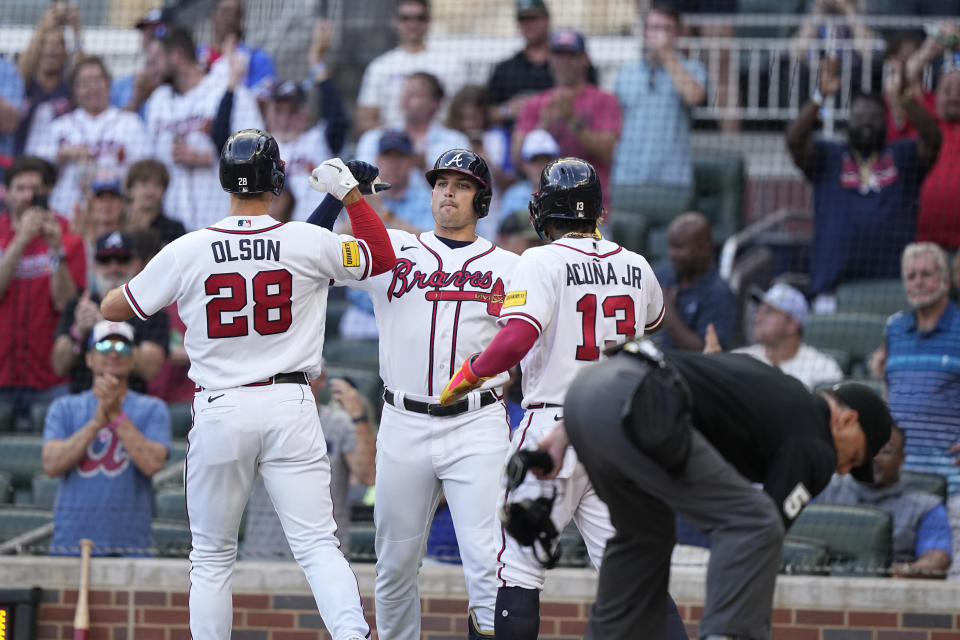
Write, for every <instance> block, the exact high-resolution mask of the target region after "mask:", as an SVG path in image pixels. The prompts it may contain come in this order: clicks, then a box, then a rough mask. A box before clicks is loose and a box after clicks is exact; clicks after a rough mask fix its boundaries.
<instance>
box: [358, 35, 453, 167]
mask: <svg viewBox="0 0 960 640" xmlns="http://www.w3.org/2000/svg"><path fill="white" fill-rule="evenodd" d="M418 71H425V72H427V73H430V74H433V75H435V76H437V78H439V79H440V83H441V84H442V85H443V90H444V93H445V94H446V95H447V96H452V95H453V94H454V93H456V92H457V90H458V89H459V88H460V87H461V86H463V82H464V80H463V78H464V74H463V64H462V63H461V62H460V61H459V60H456V59H451V58H450V56H449V55H448V54H441V53H438V52H437V51H436V50H434V49H432V48H431V47H430V46H429V45H428V46H427V48H426V49H424V50H423V51H418V52H416V53H410V52H408V51H404V50H403V49H401V48H400V47H397V48H396V49H391V50H390V51H387V52H386V53H384V54H382V55H380V56H377V57H376V58H374V59H373V60H372V61H371V62H370V64H368V65H367V68H366V70H364V72H363V79H362V80H361V81H360V92H359V93H358V94H357V106H360V107H377V108H378V109H380V121H381V122H382V123H383V125H384V126H385V127H387V128H388V129H402V128H403V113H402V112H401V111H400V96H401V94H402V93H403V81H404V80H405V79H406V77H407V76H408V75H410V74H411V73H416V72H418ZM428 161H431V160H430V159H429V158H428Z"/></svg>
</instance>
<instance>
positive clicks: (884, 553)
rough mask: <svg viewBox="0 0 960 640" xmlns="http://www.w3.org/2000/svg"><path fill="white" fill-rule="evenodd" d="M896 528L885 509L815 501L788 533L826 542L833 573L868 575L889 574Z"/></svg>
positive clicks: (830, 567) (829, 563) (801, 514)
mask: <svg viewBox="0 0 960 640" xmlns="http://www.w3.org/2000/svg"><path fill="white" fill-rule="evenodd" d="M892 531H893V524H892V520H891V517H890V514H889V513H886V512H884V511H880V510H878V509H871V508H869V507H861V506H853V505H839V504H820V503H815V504H810V505H807V506H806V508H804V510H803V511H801V512H800V515H799V516H798V517H797V519H796V520H795V521H794V523H793V525H792V526H791V527H790V530H789V531H788V532H787V533H788V534H789V535H790V536H791V537H795V536H799V537H802V538H808V539H812V540H820V541H822V542H823V543H825V544H826V545H827V549H828V552H829V553H828V561H827V564H828V565H829V570H830V575H834V576H836V575H846V576H860V577H864V576H871V575H872V576H879V575H885V574H886V571H887V569H888V568H889V567H890V558H891V548H892V542H891V536H892Z"/></svg>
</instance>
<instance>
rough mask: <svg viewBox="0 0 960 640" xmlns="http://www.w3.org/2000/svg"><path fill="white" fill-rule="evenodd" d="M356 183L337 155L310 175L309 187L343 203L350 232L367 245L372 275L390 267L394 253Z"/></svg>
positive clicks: (394, 258)
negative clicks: (348, 219)
mask: <svg viewBox="0 0 960 640" xmlns="http://www.w3.org/2000/svg"><path fill="white" fill-rule="evenodd" d="M359 186H360V182H359V181H358V180H357V178H356V177H354V175H353V173H352V172H351V171H350V169H349V168H348V167H347V166H346V165H345V164H344V163H343V161H342V160H340V158H332V159H330V160H327V161H326V162H324V163H323V164H321V165H320V166H319V167H317V168H316V169H314V170H313V172H312V173H311V174H310V187H311V188H312V189H313V190H315V191H320V192H326V193H328V194H330V195H332V196H333V197H335V198H336V199H337V200H340V201H341V202H342V203H343V204H344V206H346V208H347V214H348V215H349V216H350V225H351V226H352V228H353V235H354V236H355V237H356V238H358V239H360V240H363V241H364V242H366V243H367V245H368V246H369V247H370V253H371V257H372V261H371V265H370V269H371V270H370V275H371V276H375V275H378V274H381V273H385V272H386V271H389V270H390V269H392V268H393V265H394V264H395V263H396V261H397V256H396V254H394V252H393V245H392V244H391V243H390V236H389V235H387V228H386V227H385V226H383V220H381V219H380V216H379V215H377V212H376V211H374V210H373V207H371V206H370V204H369V203H368V202H367V201H366V200H365V199H364V197H363V194H362V193H361V192H360V189H359ZM321 206H323V205H322V204H321ZM314 213H316V212H314ZM335 217H336V216H334V218H335ZM311 218H313V216H311ZM324 226H325V225H324Z"/></svg>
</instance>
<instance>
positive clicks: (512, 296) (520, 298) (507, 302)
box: [503, 291, 527, 309]
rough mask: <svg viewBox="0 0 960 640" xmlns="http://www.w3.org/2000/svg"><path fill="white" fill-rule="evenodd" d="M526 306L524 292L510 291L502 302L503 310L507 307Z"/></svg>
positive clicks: (525, 293) (525, 294)
mask: <svg viewBox="0 0 960 640" xmlns="http://www.w3.org/2000/svg"><path fill="white" fill-rule="evenodd" d="M525 304H527V292H526V291H511V292H510V293H508V294H507V297H506V298H505V299H504V300H503V308H504V309H506V308H507V307H519V306H522V305H525Z"/></svg>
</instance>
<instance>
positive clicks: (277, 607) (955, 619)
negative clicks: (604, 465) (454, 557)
mask: <svg viewBox="0 0 960 640" xmlns="http://www.w3.org/2000/svg"><path fill="white" fill-rule="evenodd" d="M76 602H77V591H76V590H75V589H73V590H71V589H65V590H44V598H43V603H42V604H41V606H40V612H39V619H40V623H39V628H38V634H37V638H40V639H51V640H52V639H60V638H63V639H69V638H71V637H72V630H73V614H74V609H75V606H76ZM679 604H680V613H681V615H682V616H683V619H684V620H685V621H686V622H687V629H688V631H689V632H690V636H691V638H696V634H697V621H698V620H699V619H700V617H701V616H702V614H703V607H702V606H700V605H698V604H684V603H682V602H681V603H679ZM466 606H467V601H466V599H464V598H430V597H428V598H425V599H424V601H423V606H422V611H423V618H422V620H423V637H424V638H425V639H426V640H454V639H457V640H462V639H463V638H466V635H467V626H466V619H465V617H464V612H465V611H466ZM364 607H365V610H366V613H367V619H368V621H369V623H370V625H371V627H374V619H373V598H372V595H371V594H364ZM958 608H960V603H958ZM588 609H589V603H588V602H585V601H580V602H572V601H566V602H564V601H556V600H545V601H544V602H543V603H542V606H541V614H542V622H541V627H540V632H541V638H555V639H560V638H579V637H582V636H583V633H584V629H585V627H586V617H587V612H588ZM90 626H91V629H90V640H188V639H189V633H188V631H187V595H186V593H184V592H180V591H172V592H165V591H141V590H115V591H105V590H95V591H92V592H91V593H90ZM233 628H234V632H233V640H317V639H318V638H323V639H324V640H328V639H329V638H330V634H329V633H328V632H327V631H326V630H325V629H324V628H323V622H322V621H321V619H320V616H319V614H317V612H316V606H315V604H314V602H313V598H312V597H311V596H308V595H299V594H287V595H284V594H281V595H267V594H237V595H235V596H234V614H233ZM773 640H960V613H928V612H923V611H916V612H913V611H909V610H904V611H899V612H895V611H866V610H857V609H850V610H846V611H844V610H829V609H808V608H797V609H790V608H777V609H775V610H774V614H773Z"/></svg>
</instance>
